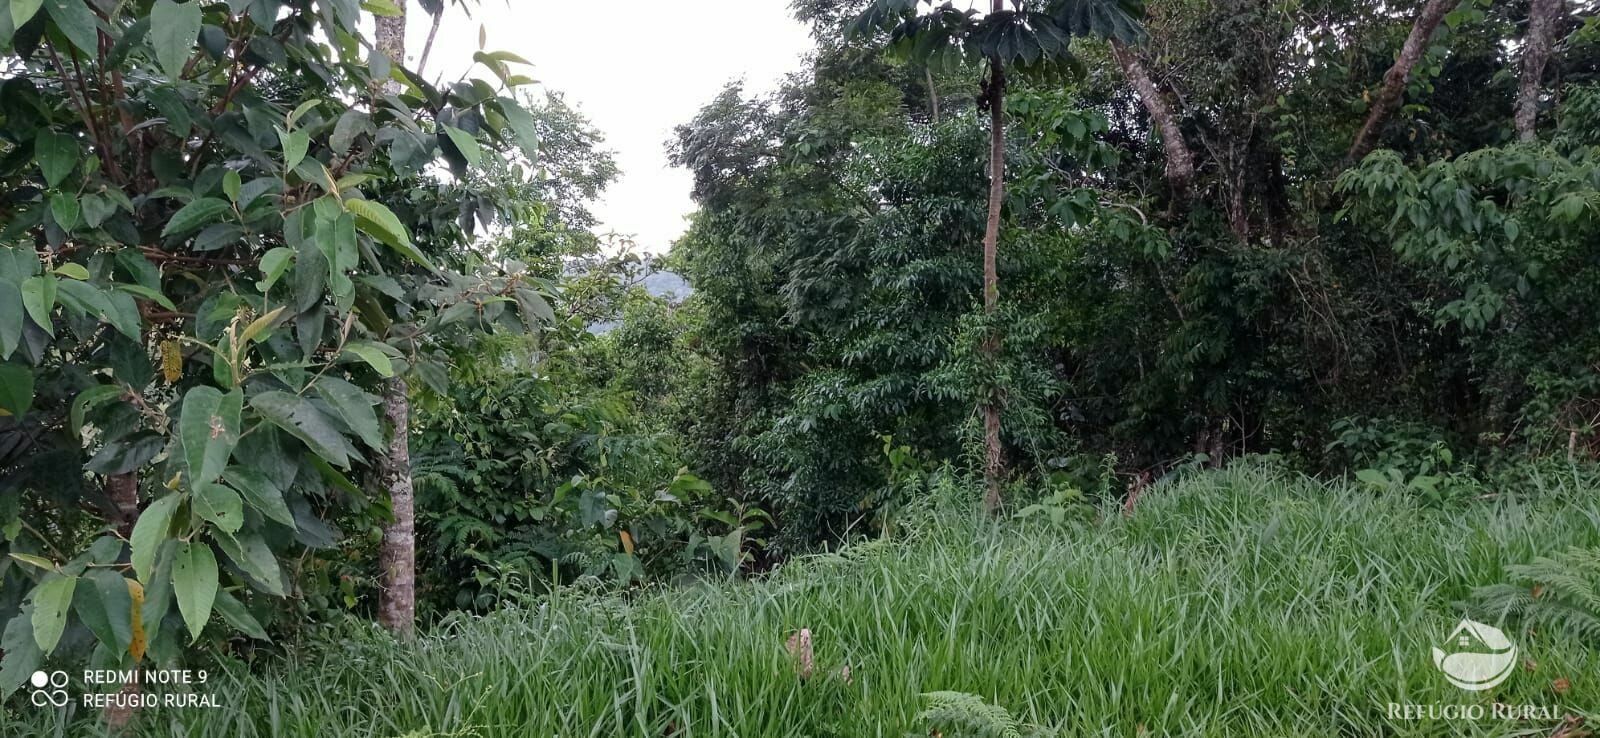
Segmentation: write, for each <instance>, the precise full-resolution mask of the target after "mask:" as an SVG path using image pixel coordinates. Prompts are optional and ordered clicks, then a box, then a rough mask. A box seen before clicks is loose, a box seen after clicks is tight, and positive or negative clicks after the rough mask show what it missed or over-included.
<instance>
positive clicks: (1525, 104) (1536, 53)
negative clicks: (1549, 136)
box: [1516, 0, 1564, 141]
mask: <svg viewBox="0 0 1600 738" xmlns="http://www.w3.org/2000/svg"><path fill="white" fill-rule="evenodd" d="M1562 5H1563V3H1562V0H1533V2H1532V4H1531V5H1530V7H1529V9H1528V33H1527V35H1526V36H1525V37H1524V38H1523V41H1522V76H1521V79H1520V80H1519V81H1518V83H1517V113H1516V124H1517V138H1518V139H1520V140H1523V141H1532V140H1534V139H1535V138H1536V137H1537V133H1538V123H1539V89H1540V83H1541V82H1543V81H1544V68H1545V65H1546V64H1548V63H1549V62H1550V48H1551V46H1553V45H1554V44H1555V32H1556V20H1557V19H1558V18H1560V16H1561V13H1562V11H1563V10H1564V8H1563V7H1562Z"/></svg>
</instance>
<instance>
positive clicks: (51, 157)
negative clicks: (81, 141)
mask: <svg viewBox="0 0 1600 738" xmlns="http://www.w3.org/2000/svg"><path fill="white" fill-rule="evenodd" d="M11 7H12V9H13V10H14V9H16V7H17V5H16V3H15V2H13V3H12V4H11ZM33 158H34V159H35V160H36V161H38V162H39V171H41V172H43V173H44V181H45V184H47V185H49V186H51V187H55V186H56V185H59V184H61V181H62V180H64V179H66V178H67V175H69V174H71V173H72V170H74V169H77V168H78V159H79V158H80V153H79V150H78V142H77V141H75V140H74V139H73V138H72V137H71V136H68V135H65V134H61V133H56V132H55V131H50V130H41V131H39V133H38V135H36V136H34V137H33Z"/></svg>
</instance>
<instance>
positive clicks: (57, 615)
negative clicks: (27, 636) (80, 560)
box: [33, 572, 78, 654]
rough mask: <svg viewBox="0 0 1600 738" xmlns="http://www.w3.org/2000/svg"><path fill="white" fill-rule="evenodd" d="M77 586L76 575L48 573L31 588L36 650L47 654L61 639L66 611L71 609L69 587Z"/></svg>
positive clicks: (70, 589)
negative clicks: (37, 646)
mask: <svg viewBox="0 0 1600 738" xmlns="http://www.w3.org/2000/svg"><path fill="white" fill-rule="evenodd" d="M77 586H78V578H77V577H70V576H67V575H65V574H57V573H54V572H52V573H50V574H47V575H45V578H44V581H42V582H40V583H39V586H37V587H35V588H34V589H33V639H34V641H35V642H37V643H38V644H39V650H40V651H43V652H45V653H46V654H48V653H50V652H51V651H54V650H56V644H57V643H60V642H61V633H62V631H64V630H66V629H67V611H68V610H69V609H71V608H72V590H73V589H75V588H76V587H77Z"/></svg>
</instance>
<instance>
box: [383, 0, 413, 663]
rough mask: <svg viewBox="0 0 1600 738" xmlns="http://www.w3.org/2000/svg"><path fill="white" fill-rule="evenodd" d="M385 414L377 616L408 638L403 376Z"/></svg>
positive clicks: (397, 37)
mask: <svg viewBox="0 0 1600 738" xmlns="http://www.w3.org/2000/svg"><path fill="white" fill-rule="evenodd" d="M396 5H398V6H399V7H400V15H398V16H394V17H383V16H379V17H378V18H377V48H378V51H380V52H382V53H383V54H384V55H385V56H388V57H389V59H390V60H391V61H392V62H393V63H395V64H404V63H405V59H406V14H405V9H406V3H405V2H404V0H401V2H398V3H396ZM384 88H385V89H386V90H387V91H389V92H391V93H392V92H395V91H397V90H398V88H399V84H398V83H396V82H394V81H393V80H390V81H388V82H386V83H384ZM383 414H384V416H385V417H386V418H388V421H389V427H390V429H391V432H392V433H393V434H394V435H393V436H391V437H390V440H389V448H388V452H387V453H385V454H384V455H383V456H382V457H381V458H379V459H378V464H377V473H378V483H379V484H380V485H382V487H383V488H384V489H385V490H387V491H388V492H389V506H390V509H391V510H393V512H394V522H392V523H389V524H387V525H385V526H384V528H383V545H382V547H381V548H380V550H379V552H378V564H379V566H380V567H382V569H383V571H382V572H381V577H380V578H381V587H382V591H381V592H380V594H379V600H378V621H379V622H380V623H382V624H383V626H384V627H385V628H388V629H389V631H390V632H392V633H394V634H396V635H399V636H401V637H405V638H409V637H411V636H412V634H414V633H415V632H416V621H417V540H416V538H417V527H416V513H415V502H414V498H413V496H412V488H411V441H410V432H411V431H410V427H411V400H410V398H409V397H408V396H407V395H406V383H405V380H404V379H401V378H399V377H395V378H392V379H389V380H388V381H387V382H385V383H384V386H383Z"/></svg>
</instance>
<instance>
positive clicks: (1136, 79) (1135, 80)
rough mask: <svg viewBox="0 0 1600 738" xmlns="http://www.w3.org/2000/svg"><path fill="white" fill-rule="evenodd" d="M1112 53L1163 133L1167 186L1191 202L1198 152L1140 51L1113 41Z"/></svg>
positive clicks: (1174, 194) (1175, 197)
mask: <svg viewBox="0 0 1600 738" xmlns="http://www.w3.org/2000/svg"><path fill="white" fill-rule="evenodd" d="M1111 54H1112V56H1114V57H1116V60H1117V66H1119V67H1121V68H1122V74H1123V76H1125V77H1127V78H1128V84H1130V85H1133V90H1134V92H1136V93H1138V95H1139V102H1140V103H1141V104H1143V105H1144V109H1145V112H1146V113H1149V114H1150V122H1151V123H1152V124H1153V125H1154V127H1155V129H1156V130H1157V131H1159V132H1160V133H1161V147H1162V149H1163V150H1164V151H1165V153H1166V155H1167V167H1166V175H1167V186H1168V187H1169V188H1171V190H1172V198H1173V200H1175V201H1177V202H1180V203H1181V202H1183V201H1185V200H1187V198H1188V195H1189V183H1190V182H1191V181H1192V180H1193V179H1194V153H1193V152H1191V151H1190V150H1189V145H1188V143H1186V142H1185V141H1184V140H1183V129H1181V128H1179V127H1178V118H1177V116H1176V115H1174V114H1173V111H1172V107H1171V106H1170V105H1168V104H1167V99H1166V97H1165V96H1163V95H1162V94H1161V89H1160V88H1158V87H1156V83H1155V80H1154V79H1152V78H1151V77H1150V71H1149V70H1148V69H1146V68H1145V66H1144V62H1143V61H1142V60H1141V59H1140V58H1139V55H1138V53H1137V52H1135V51H1134V50H1133V49H1130V48H1128V46H1127V44H1124V43H1123V42H1122V41H1121V40H1119V39H1116V38H1113V39H1111Z"/></svg>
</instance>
